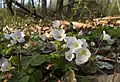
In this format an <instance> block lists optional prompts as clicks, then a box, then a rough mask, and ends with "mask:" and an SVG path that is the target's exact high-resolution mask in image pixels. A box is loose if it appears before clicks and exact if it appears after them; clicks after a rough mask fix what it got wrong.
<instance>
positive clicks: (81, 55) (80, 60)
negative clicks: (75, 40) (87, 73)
mask: <svg viewBox="0 0 120 82" xmlns="http://www.w3.org/2000/svg"><path fill="white" fill-rule="evenodd" d="M75 54H76V59H75V63H76V64H77V65H80V64H84V63H85V62H87V61H88V60H89V58H90V56H91V52H90V51H89V50H88V49H87V48H78V49H76V50H75Z"/></svg>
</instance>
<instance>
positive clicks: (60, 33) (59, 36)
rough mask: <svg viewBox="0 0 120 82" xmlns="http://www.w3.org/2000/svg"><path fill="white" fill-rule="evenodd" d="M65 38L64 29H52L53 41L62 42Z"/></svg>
mask: <svg viewBox="0 0 120 82" xmlns="http://www.w3.org/2000/svg"><path fill="white" fill-rule="evenodd" d="M65 37H66V34H65V30H64V29H61V30H58V29H54V30H53V38H54V39H56V40H58V41H62V40H63V39H64V38H65Z"/></svg>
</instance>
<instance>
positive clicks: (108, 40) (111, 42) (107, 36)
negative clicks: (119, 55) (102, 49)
mask: <svg viewBox="0 0 120 82" xmlns="http://www.w3.org/2000/svg"><path fill="white" fill-rule="evenodd" d="M103 40H106V41H107V43H108V44H113V43H114V39H111V36H110V35H108V34H106V32H105V31H103Z"/></svg>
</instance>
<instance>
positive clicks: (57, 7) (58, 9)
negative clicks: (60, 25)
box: [56, 0, 63, 17]
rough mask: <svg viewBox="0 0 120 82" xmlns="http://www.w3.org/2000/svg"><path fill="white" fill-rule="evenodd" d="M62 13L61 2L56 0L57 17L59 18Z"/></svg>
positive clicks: (61, 0)
mask: <svg viewBox="0 0 120 82" xmlns="http://www.w3.org/2000/svg"><path fill="white" fill-rule="evenodd" d="M62 11H63V0H57V5H56V14H57V16H58V17H60V16H61V14H62Z"/></svg>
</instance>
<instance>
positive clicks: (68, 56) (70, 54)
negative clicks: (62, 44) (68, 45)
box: [65, 50, 74, 61]
mask: <svg viewBox="0 0 120 82" xmlns="http://www.w3.org/2000/svg"><path fill="white" fill-rule="evenodd" d="M73 58H74V54H73V52H72V50H69V51H67V52H65V59H66V60H68V61H72V60H73Z"/></svg>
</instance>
